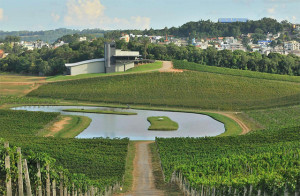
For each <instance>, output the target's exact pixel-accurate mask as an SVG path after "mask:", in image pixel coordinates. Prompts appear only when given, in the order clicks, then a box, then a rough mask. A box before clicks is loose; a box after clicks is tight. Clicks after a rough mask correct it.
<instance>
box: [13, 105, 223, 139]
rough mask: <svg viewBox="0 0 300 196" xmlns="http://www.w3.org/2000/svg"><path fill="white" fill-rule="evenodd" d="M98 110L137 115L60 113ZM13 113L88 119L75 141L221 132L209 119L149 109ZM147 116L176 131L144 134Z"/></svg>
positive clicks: (50, 108)
mask: <svg viewBox="0 0 300 196" xmlns="http://www.w3.org/2000/svg"><path fill="white" fill-rule="evenodd" d="M71 108H79V109H101V110H111V111H123V112H135V113H137V114H138V115H128V116H127V115H114V114H92V113H83V112H63V111H62V110H64V109H71ZM13 109H14V110H27V111H44V112H60V113H61V114H64V115H81V116H87V117H89V118H91V119H92V122H91V124H90V126H89V127H88V128H86V129H85V130H84V131H83V132H81V133H80V134H79V135H78V136H77V138H94V137H109V138H116V137H118V138H124V137H128V138H130V139H131V140H155V137H165V138H168V137H204V136H216V135H219V134H221V133H223V132H225V128H224V124H222V123H220V122H218V121H216V120H214V119H213V118H211V117H209V116H206V115H201V114H194V113H183V112H164V111H153V110H135V109H119V108H106V107H87V106H22V107H16V108H13ZM150 116H168V117H169V118H170V119H171V120H173V121H175V122H177V123H178V125H179V129H178V130H177V131H148V127H149V126H150V123H149V122H148V121H147V118H148V117H150Z"/></svg>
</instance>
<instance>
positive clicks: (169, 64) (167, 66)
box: [159, 61, 183, 73]
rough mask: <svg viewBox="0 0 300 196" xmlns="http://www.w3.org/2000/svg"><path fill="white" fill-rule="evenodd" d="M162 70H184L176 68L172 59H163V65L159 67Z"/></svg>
mask: <svg viewBox="0 0 300 196" xmlns="http://www.w3.org/2000/svg"><path fill="white" fill-rule="evenodd" d="M159 71H160V72H179V73H181V72H183V70H181V69H174V68H173V63H172V61H163V67H162V68H160V69H159Z"/></svg>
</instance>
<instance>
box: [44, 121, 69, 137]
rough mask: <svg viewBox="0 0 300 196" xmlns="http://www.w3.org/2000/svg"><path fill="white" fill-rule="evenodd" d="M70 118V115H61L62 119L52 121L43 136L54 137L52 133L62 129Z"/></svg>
mask: <svg viewBox="0 0 300 196" xmlns="http://www.w3.org/2000/svg"><path fill="white" fill-rule="evenodd" d="M70 120H71V117H63V119H62V120H60V121H58V122H56V123H54V124H53V125H52V126H51V128H50V129H49V133H48V134H47V135H45V137H54V135H55V134H56V133H58V132H59V131H60V130H62V129H63V128H64V126H65V125H66V124H68V123H69V121H70Z"/></svg>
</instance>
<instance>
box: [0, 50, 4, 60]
mask: <svg viewBox="0 0 300 196" xmlns="http://www.w3.org/2000/svg"><path fill="white" fill-rule="evenodd" d="M2 58H4V51H3V50H0V59H2Z"/></svg>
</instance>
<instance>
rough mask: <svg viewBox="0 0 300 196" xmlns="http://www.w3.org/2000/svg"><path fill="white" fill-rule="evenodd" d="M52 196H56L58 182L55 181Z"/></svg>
mask: <svg viewBox="0 0 300 196" xmlns="http://www.w3.org/2000/svg"><path fill="white" fill-rule="evenodd" d="M52 195H53V196H56V181H55V179H54V180H53V181H52Z"/></svg>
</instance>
